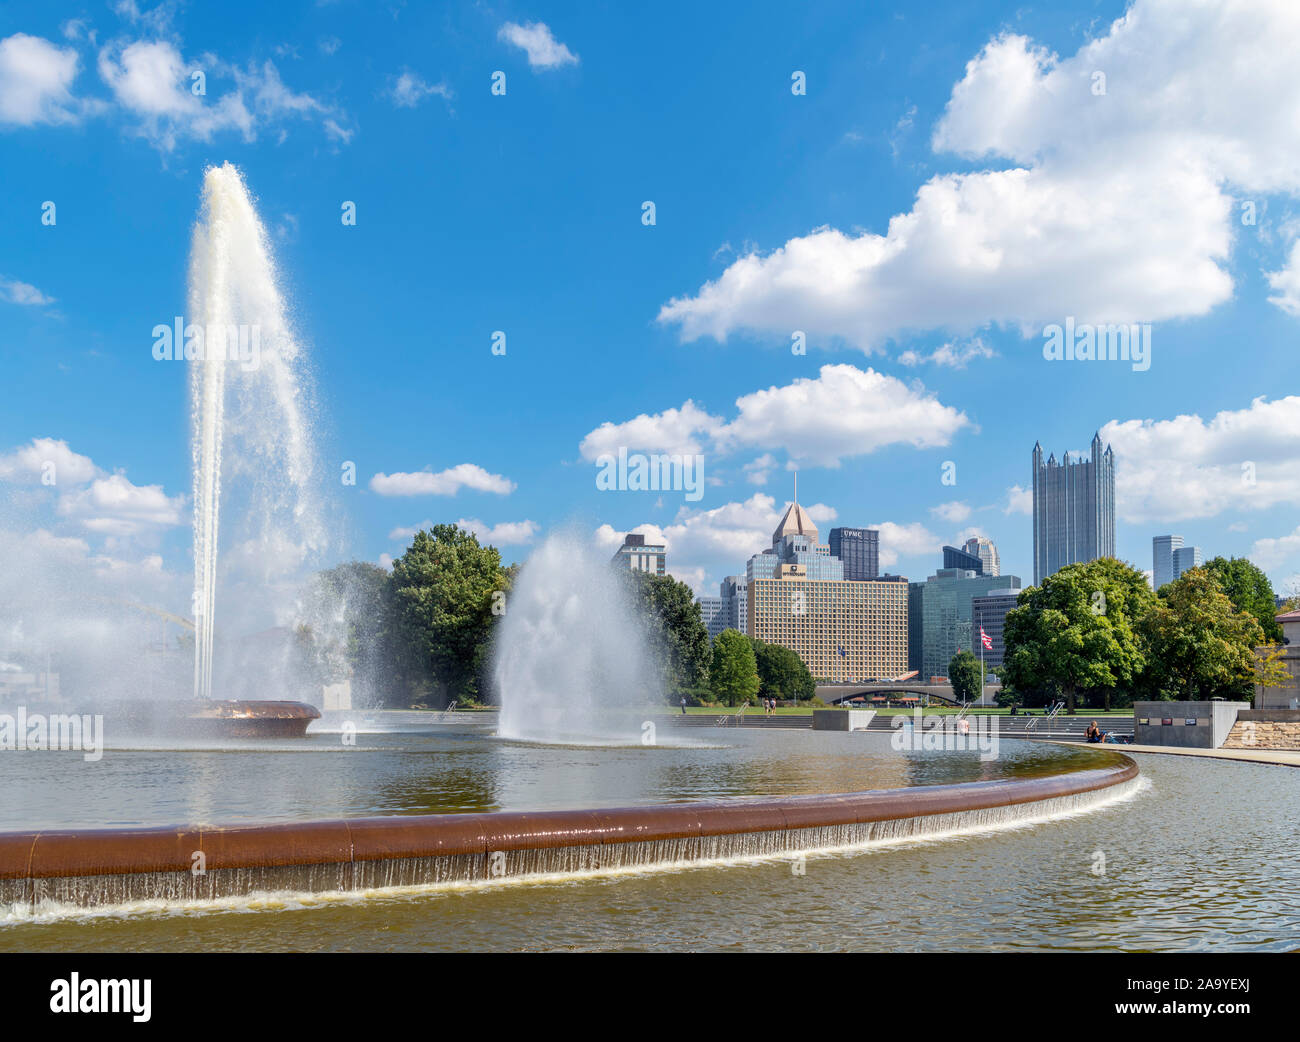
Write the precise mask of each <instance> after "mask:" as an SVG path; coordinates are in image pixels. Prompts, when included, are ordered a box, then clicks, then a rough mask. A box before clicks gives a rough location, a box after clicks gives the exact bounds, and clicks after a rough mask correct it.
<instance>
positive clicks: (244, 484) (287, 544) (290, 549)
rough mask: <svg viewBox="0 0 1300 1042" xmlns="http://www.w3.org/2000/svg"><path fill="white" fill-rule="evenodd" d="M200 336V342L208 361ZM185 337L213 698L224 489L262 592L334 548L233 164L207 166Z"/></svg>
mask: <svg viewBox="0 0 1300 1042" xmlns="http://www.w3.org/2000/svg"><path fill="white" fill-rule="evenodd" d="M192 331H197V333H198V335H199V336H200V337H201V338H202V339H201V340H198V341H197V344H198V345H200V350H199V351H198V352H194V351H193V350H192V345H193V344H194V343H195V341H192V340H191V332H192ZM185 335H186V345H185V347H186V355H185V357H186V358H187V359H188V360H189V364H190V366H191V370H190V373H191V375H190V401H191V411H192V425H193V426H192V444H191V450H192V455H193V467H194V605H193V608H194V617H195V618H194V621H195V653H194V694H195V697H197V698H210V697H212V693H213V661H214V654H213V652H214V634H215V627H216V622H217V586H218V579H219V573H218V567H217V566H218V549H219V546H220V540H219V533H220V521H221V506H222V499H223V484H224V485H225V486H226V492H227V493H228V492H229V489H230V488H231V487H234V488H236V489H237V490H238V495H239V497H240V498H239V503H238V505H239V507H240V510H239V515H238V516H239V519H240V525H239V530H238V531H237V535H238V536H239V538H240V540H241V541H240V542H239V544H238V546H237V549H238V551H239V553H238V562H239V564H240V565H241V566H242V570H243V571H244V572H245V573H246V574H247V575H248V578H249V579H250V580H251V581H252V583H253V585H254V588H255V589H256V587H257V585H258V584H262V585H263V586H266V587H269V586H270V585H271V584H272V582H273V581H274V580H275V579H276V578H277V577H283V576H284V575H286V574H288V573H291V572H294V571H297V570H298V569H299V568H300V567H301V566H302V565H303V564H304V563H305V562H306V561H307V560H308V559H309V558H310V557H311V556H312V555H313V554H315V553H317V552H319V551H320V550H321V549H322V548H323V547H324V543H325V538H324V531H323V528H322V524H321V521H320V511H319V510H318V509H317V508H316V506H315V503H314V496H313V495H312V490H311V481H312V478H313V471H314V454H313V451H312V438H311V426H310V423H309V419H308V417H309V415H310V402H309V401H308V399H307V394H306V391H305V387H306V382H305V374H304V372H303V359H302V352H301V350H300V346H299V343H298V341H297V339H296V338H295V336H294V333H293V330H292V328H291V326H290V323H289V320H288V316H287V312H286V308H285V303H284V299H283V297H282V295H281V292H280V289H279V285H278V279H277V276H276V270H275V265H274V261H273V259H272V254H271V249H270V243H269V240H268V237H267V233H266V229H265V227H264V226H263V225H262V222H261V220H260V219H259V218H258V216H257V211H256V210H255V209H254V207H253V202H252V199H251V198H250V197H249V194H248V189H247V187H246V186H245V184H244V180H243V178H242V176H241V175H240V173H239V171H238V170H237V169H236V168H235V167H234V166H232V165H231V164H229V163H226V164H224V165H223V166H220V167H210V168H208V170H207V171H206V173H205V175H204V178H203V203H202V212H201V213H200V216H199V220H198V223H197V224H196V225H195V228H194V238H193V244H192V247H191V252H190V272H189V315H188V316H187V324H186V327H185ZM176 347H177V349H178V350H179V349H180V347H181V345H179V344H178V345H176ZM196 355H197V357H196ZM227 505H228V506H229V504H227ZM250 566H251V567H250ZM272 697H274V693H272Z"/></svg>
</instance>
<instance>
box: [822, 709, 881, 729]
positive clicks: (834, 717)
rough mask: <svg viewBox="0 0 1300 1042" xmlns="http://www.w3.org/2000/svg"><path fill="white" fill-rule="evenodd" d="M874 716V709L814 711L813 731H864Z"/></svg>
mask: <svg viewBox="0 0 1300 1042" xmlns="http://www.w3.org/2000/svg"><path fill="white" fill-rule="evenodd" d="M875 715H876V711H875V710H874V709H814V710H813V714H812V721H813V730H814V731H865V730H866V729H867V728H868V727H870V726H871V719H872V717H874V716H875Z"/></svg>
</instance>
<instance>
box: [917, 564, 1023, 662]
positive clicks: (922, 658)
mask: <svg viewBox="0 0 1300 1042" xmlns="http://www.w3.org/2000/svg"><path fill="white" fill-rule="evenodd" d="M996 590H1009V591H1014V592H1016V593H1019V592H1020V577H1019V576H1017V575H999V576H991V575H981V574H980V573H979V572H976V571H975V570H974V569H972V568H940V569H939V570H938V571H937V572H935V574H934V575H932V576H930V577H929V578H928V579H926V580H925V582H914V583H911V584H910V586H909V591H908V615H907V623H908V662H907V668H908V669H909V670H913V669H914V670H917V671H918V672H919V673H920V674H921V678H922V679H926V678H929V677H946V676H947V675H948V664H949V663H950V662H951V661H952V657H953V656H954V655H955V654H957V652H958V651H961V650H962V649H963V648H970V647H971V646H972V643H971V641H972V633H974V634H975V637H974V639H978V631H977V630H972V625H971V623H972V618H973V612H972V609H973V607H974V601H975V598H976V597H984V596H987V595H988V594H989V593H990V592H993V591H996ZM986 628H987V627H986ZM985 661H986V662H987V661H988V660H987V658H986V659H985Z"/></svg>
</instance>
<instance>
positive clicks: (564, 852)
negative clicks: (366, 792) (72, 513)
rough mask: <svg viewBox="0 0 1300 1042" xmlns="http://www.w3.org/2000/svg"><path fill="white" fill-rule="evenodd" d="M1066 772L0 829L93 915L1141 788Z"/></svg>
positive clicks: (718, 846)
mask: <svg viewBox="0 0 1300 1042" xmlns="http://www.w3.org/2000/svg"><path fill="white" fill-rule="evenodd" d="M1096 756H1097V758H1098V759H1097V761H1096V766H1094V767H1089V768H1087V769H1084V770H1078V771H1073V772H1069V773H1065V774H1049V775H1043V776H1041V777H1016V778H1006V779H999V780H995V781H982V782H971V783H966V784H959V785H931V786H917V787H914V788H906V789H883V790H873V791H869V792H856V793H838V794H828V795H814V796H788V797H779V798H769V797H758V798H746V799H737V800H726V801H708V802H697V803H680V804H666V805H659V806H651V807H618V808H610V809H592V810H562V811H540V812H512V813H500V814H441V815H427V816H410V817H385V818H359V819H349V820H342V821H314V822H301V823H294V824H283V825H245V826H230V827H226V828H209V827H179V828H177V827H169V828H147V829H111V830H75V831H49V832H45V831H41V832H25V833H4V834H0V903H3V904H8V905H11V906H12V905H20V906H21V905H27V906H29V907H32V908H35V907H36V906H39V905H42V904H47V903H48V904H54V905H69V904H70V905H75V906H83V907H85V906H96V905H114V904H125V903H129V902H132V901H142V900H145V901H159V900H163V901H193V900H214V899H219V898H223V897H230V896H238V895H246V894H251V893H262V892H275V891H297V892H322V891H358V890H369V889H374V888H382V887H396V886H415V885H428V884H437V883H456V882H459V883H470V882H478V881H484V882H486V881H492V880H504V879H509V878H519V877H526V876H535V875H544V874H553V873H570V872H592V871H600V870H608V869H614V868H626V867H656V866H670V865H679V864H683V863H690V862H700V861H709V860H721V859H733V858H747V857H764V856H771V855H774V854H782V853H793V852H797V851H800V850H815V849H823V848H834V847H851V846H857V845H863V844H869V843H871V842H873V841H877V840H890V839H906V838H913V837H921V836H925V835H933V834H937V833H946V832H951V831H954V830H958V829H963V828H977V827H988V826H994V825H997V824H1001V823H1004V822H1006V821H1010V820H1018V819H1021V818H1025V817H1036V816H1043V815H1050V814H1053V813H1060V812H1065V811H1069V810H1075V809H1081V808H1082V807H1084V806H1087V805H1088V804H1089V803H1090V802H1095V801H1096V800H1097V799H1101V798H1105V797H1107V796H1108V795H1110V794H1111V792H1112V790H1114V789H1115V787H1116V786H1124V785H1126V784H1129V783H1135V782H1136V779H1137V776H1138V768H1137V765H1136V764H1135V763H1134V762H1133V761H1132V760H1130V759H1129V758H1128V757H1126V756H1123V755H1120V754H1118V753H1111V752H1109V751H1100V750H1099V751H1098V752H1097V753H1096Z"/></svg>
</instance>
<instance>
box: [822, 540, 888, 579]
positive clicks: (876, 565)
mask: <svg viewBox="0 0 1300 1042" xmlns="http://www.w3.org/2000/svg"><path fill="white" fill-rule="evenodd" d="M829 545H830V548H831V556H832V557H838V558H839V559H840V561H841V563H842V564H843V565H844V578H846V579H876V578H879V576H880V532H879V531H878V530H876V529H874V528H832V529H831V534H830V539H829Z"/></svg>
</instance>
